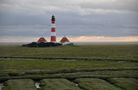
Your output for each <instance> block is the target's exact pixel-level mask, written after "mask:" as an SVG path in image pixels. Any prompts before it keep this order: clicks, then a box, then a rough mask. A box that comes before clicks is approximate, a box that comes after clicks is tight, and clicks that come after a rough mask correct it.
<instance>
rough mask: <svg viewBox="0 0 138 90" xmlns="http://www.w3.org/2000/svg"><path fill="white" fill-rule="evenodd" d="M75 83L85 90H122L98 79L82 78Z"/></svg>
mask: <svg viewBox="0 0 138 90" xmlns="http://www.w3.org/2000/svg"><path fill="white" fill-rule="evenodd" d="M75 82H77V83H78V85H79V86H80V87H82V88H83V89H84V90H122V89H120V88H118V87H115V86H114V85H112V84H110V83H108V82H106V81H104V80H102V79H98V78H80V79H76V80H75Z"/></svg>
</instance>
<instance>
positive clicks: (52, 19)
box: [51, 15, 56, 43]
mask: <svg viewBox="0 0 138 90" xmlns="http://www.w3.org/2000/svg"><path fill="white" fill-rule="evenodd" d="M51 24H52V26H51V42H53V43H56V24H55V16H54V15H52V18H51Z"/></svg>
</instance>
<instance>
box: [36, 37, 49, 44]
mask: <svg viewBox="0 0 138 90" xmlns="http://www.w3.org/2000/svg"><path fill="white" fill-rule="evenodd" d="M45 42H47V40H46V39H45V38H44V37H40V38H39V39H38V41H37V43H45Z"/></svg>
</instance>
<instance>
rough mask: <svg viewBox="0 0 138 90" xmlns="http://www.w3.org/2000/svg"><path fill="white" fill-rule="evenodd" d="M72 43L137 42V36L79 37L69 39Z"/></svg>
mask: <svg viewBox="0 0 138 90" xmlns="http://www.w3.org/2000/svg"><path fill="white" fill-rule="evenodd" d="M70 40H71V41H73V42H138V36H126V37H111V36H110V37H109V36H79V37H72V38H70Z"/></svg>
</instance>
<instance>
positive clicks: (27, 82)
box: [2, 79, 37, 90]
mask: <svg viewBox="0 0 138 90" xmlns="http://www.w3.org/2000/svg"><path fill="white" fill-rule="evenodd" d="M2 90H37V89H36V88H35V86H34V82H33V81H32V80H31V79H15V80H8V81H5V82H4V86H3V87H2Z"/></svg>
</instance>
